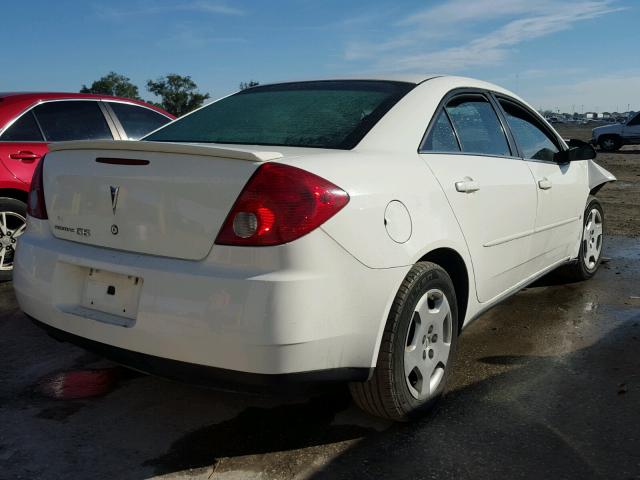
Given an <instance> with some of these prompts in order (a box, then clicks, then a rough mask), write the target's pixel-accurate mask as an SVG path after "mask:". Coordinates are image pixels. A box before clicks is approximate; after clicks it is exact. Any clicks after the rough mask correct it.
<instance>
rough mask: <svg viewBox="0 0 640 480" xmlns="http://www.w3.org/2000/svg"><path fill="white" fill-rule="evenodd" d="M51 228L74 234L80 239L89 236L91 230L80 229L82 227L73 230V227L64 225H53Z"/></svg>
mask: <svg viewBox="0 0 640 480" xmlns="http://www.w3.org/2000/svg"><path fill="white" fill-rule="evenodd" d="M53 228H55V229H56V230H60V231H63V232H69V233H75V234H76V235H78V236H80V237H90V236H91V230H89V229H88V228H82V227H77V228H73V227H65V226H64V225H54V226H53Z"/></svg>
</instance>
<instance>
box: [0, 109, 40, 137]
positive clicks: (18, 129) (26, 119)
mask: <svg viewBox="0 0 640 480" xmlns="http://www.w3.org/2000/svg"><path fill="white" fill-rule="evenodd" d="M43 140H44V139H43V138H42V133H41V132H40V129H39V128H38V124H37V123H36V119H35V117H34V116H33V112H31V111H29V112H27V113H25V114H24V115H22V116H21V117H20V118H19V119H18V120H16V121H15V122H14V123H13V125H11V126H10V127H9V128H8V129H7V130H6V131H5V132H4V133H3V134H2V136H1V137H0V141H3V142H42V141H43Z"/></svg>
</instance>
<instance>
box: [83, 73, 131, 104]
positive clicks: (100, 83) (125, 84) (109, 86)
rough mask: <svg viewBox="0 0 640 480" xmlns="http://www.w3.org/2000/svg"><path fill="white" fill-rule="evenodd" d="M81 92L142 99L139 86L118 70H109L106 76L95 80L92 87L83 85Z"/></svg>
mask: <svg viewBox="0 0 640 480" xmlns="http://www.w3.org/2000/svg"><path fill="white" fill-rule="evenodd" d="M80 93H98V94H102V95H114V96H116V97H124V98H133V99H135V100H140V96H139V95H138V87H136V86H135V85H134V84H133V83H131V81H130V80H129V77H125V76H124V75H120V74H118V73H116V72H109V73H108V74H107V75H105V76H104V77H102V78H100V79H98V80H96V81H95V82H93V83H92V84H91V86H90V87H87V86H86V85H82V88H81V89H80Z"/></svg>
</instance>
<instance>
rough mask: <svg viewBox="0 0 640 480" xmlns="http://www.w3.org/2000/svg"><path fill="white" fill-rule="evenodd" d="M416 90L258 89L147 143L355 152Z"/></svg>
mask: <svg viewBox="0 0 640 480" xmlns="http://www.w3.org/2000/svg"><path fill="white" fill-rule="evenodd" d="M414 86H415V85H414V84H411V83H404V82H387V81H361V80H340V81H321V82H296V83H284V84H277V85H266V86H258V87H253V88H249V89H246V90H243V91H241V92H238V93H236V94H235V95H231V96H229V97H226V98H223V99H222V100H219V101H217V102H215V103H212V104H210V105H208V106H206V107H204V108H202V109H200V110H198V111H196V112H194V113H192V114H190V115H188V116H186V117H183V118H181V119H179V120H177V121H175V122H173V123H171V124H169V125H167V126H166V127H164V128H162V129H160V130H158V131H157V132H155V133H153V134H151V135H149V136H148V137H146V138H145V140H150V141H160V142H162V141H165V142H210V143H235V144H248V145H281V146H293V147H317V148H337V149H351V148H353V147H355V146H356V145H357V144H358V142H359V141H360V140H362V138H363V137H364V136H365V135H366V134H367V132H368V131H369V130H370V129H371V128H372V127H373V126H374V125H375V124H376V122H377V121H378V120H379V119H380V118H382V116H383V115H384V114H385V113H387V111H389V109H390V108H391V107H392V106H393V105H395V104H396V102H398V100H399V99H400V98H402V97H403V96H404V95H405V94H406V93H407V92H408V91H409V90H411V89H412V88H413V87H414Z"/></svg>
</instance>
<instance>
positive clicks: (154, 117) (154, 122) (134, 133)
mask: <svg viewBox="0 0 640 480" xmlns="http://www.w3.org/2000/svg"><path fill="white" fill-rule="evenodd" d="M109 105H110V106H111V108H112V109H113V111H114V112H115V114H116V116H117V117H118V120H120V124H121V125H122V128H124V131H125V133H126V134H127V137H128V138H129V140H138V139H139V138H142V137H144V136H145V135H146V134H147V133H149V132H153V131H154V130H155V129H157V128H160V127H161V126H162V125H164V124H166V123H169V122H170V121H171V119H169V118H167V117H165V116H164V115H161V114H159V113H158V112H155V111H153V110H151V109H149V108H145V107H138V106H136V105H131V104H128V103H117V102H109Z"/></svg>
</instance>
